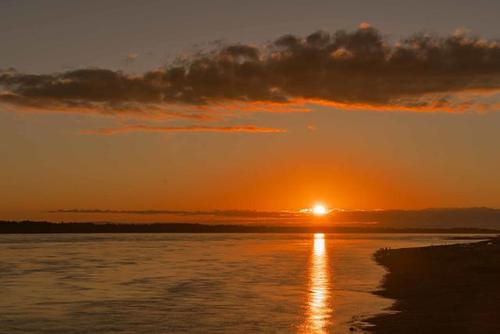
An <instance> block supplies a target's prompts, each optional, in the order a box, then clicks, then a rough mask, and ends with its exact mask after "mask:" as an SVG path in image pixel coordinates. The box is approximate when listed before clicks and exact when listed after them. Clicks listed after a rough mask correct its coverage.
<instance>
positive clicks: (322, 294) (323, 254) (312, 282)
mask: <svg viewBox="0 0 500 334" xmlns="http://www.w3.org/2000/svg"><path fill="white" fill-rule="evenodd" d="M306 312H307V319H306V325H305V332H306V333H326V332H327V331H328V327H329V325H330V322H331V312H332V307H331V293H330V273H329V270H328V254H327V249H326V246H325V235H324V234H323V233H315V234H314V240H313V250H312V256H311V264H310V268H309V295H308V303H307V311H306Z"/></svg>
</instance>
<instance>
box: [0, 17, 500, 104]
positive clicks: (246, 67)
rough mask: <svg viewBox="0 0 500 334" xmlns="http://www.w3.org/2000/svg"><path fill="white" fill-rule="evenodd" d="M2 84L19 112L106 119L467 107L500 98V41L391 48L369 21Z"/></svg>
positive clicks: (417, 42) (455, 39) (2, 98)
mask: <svg viewBox="0 0 500 334" xmlns="http://www.w3.org/2000/svg"><path fill="white" fill-rule="evenodd" d="M0 87H1V90H0V102H3V103H9V104H14V105H16V106H18V107H31V108H39V109H50V108H54V107H58V108H60V109H64V110H98V111H105V112H107V113H120V112H123V111H130V110H134V111H137V112H142V111H144V110H149V109H151V108H153V109H154V108H162V107H163V108H164V107H165V106H171V105H184V106H211V105H221V104H222V105H226V104H227V105H228V106H230V105H235V104H236V105H238V104H240V105H241V104H248V105H249V106H250V107H249V108H250V110H251V109H252V108H254V107H255V106H258V107H259V108H260V107H261V106H262V105H265V104H268V105H269V106H274V107H273V108H269V109H268V110H269V111H279V110H286V108H285V109H284V108H282V106H284V105H285V106H286V105H291V106H293V105H294V103H295V102H296V101H303V102H304V103H305V104H308V103H312V104H318V103H319V104H325V105H330V106H334V107H341V108H344V109H349V108H364V109H373V110H412V111H461V110H465V109H470V108H471V107H472V108H473V107H474V106H476V105H479V103H478V102H477V96H474V95H473V94H472V95H470V94H469V93H470V92H472V93H473V92H478V91H480V92H485V93H489V94H498V93H499V92H500V42H498V41H497V40H489V39H485V38H481V37H474V36H471V35H468V34H466V33H465V32H463V31H458V32H457V33H455V34H452V35H449V36H444V37H442V36H433V35H429V34H423V33H420V34H415V35H413V36H410V37H408V38H404V39H401V40H400V41H398V42H396V43H391V42H389V41H388V40H387V39H385V38H384V37H383V36H382V34H381V33H380V32H379V31H377V30H376V29H375V28H373V27H371V26H370V25H369V24H365V23H363V24H361V25H360V27H359V29H357V30H355V31H344V30H338V31H336V32H333V33H328V32H324V31H319V32H315V33H312V34H310V35H309V36H306V37H299V36H295V35H286V36H282V37H280V38H278V39H276V40H274V41H273V42H271V43H268V44H266V45H262V46H253V45H245V44H232V45H225V46H221V47H219V48H218V49H216V50H212V51H210V52H206V53H202V54H197V55H194V56H192V57H187V58H183V59H182V60H178V61H176V62H173V63H171V64H167V65H166V66H165V67H163V68H160V69H156V70H152V71H149V72H146V73H144V74H142V75H130V74H126V73H123V72H120V71H113V70H109V69H96V68H87V69H78V70H73V71H67V72H62V73H55V74H44V75H35V74H24V73H19V72H16V71H13V70H8V71H3V72H0ZM464 94H465V95H466V96H467V99H466V100H464V96H465V95H464ZM277 106H278V107H277ZM481 106H482V108H483V109H488V106H489V105H488V104H484V103H483V104H482V105H481ZM296 107H297V105H295V108H296ZM492 107H494V105H492ZM262 109H264V110H266V108H265V107H264V108H262ZM206 111H208V112H209V111H210V108H208V109H207V110H206Z"/></svg>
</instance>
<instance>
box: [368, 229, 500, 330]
mask: <svg viewBox="0 0 500 334" xmlns="http://www.w3.org/2000/svg"><path fill="white" fill-rule="evenodd" d="M375 259H376V261H377V262H378V263H379V264H381V265H382V266H384V267H385V268H386V269H387V270H388V273H387V275H386V277H385V279H384V281H383V283H382V286H381V290H379V291H377V292H376V294H378V295H380V296H383V297H387V298H392V299H395V303H394V305H393V306H392V308H391V310H390V311H395V312H391V313H387V314H382V315H379V316H376V317H374V318H371V319H369V323H371V324H373V325H374V327H373V328H372V331H373V332H374V333H455V334H456V333H500V283H499V282H500V238H498V237H497V238H495V239H491V240H487V241H480V242H477V243H471V244H460V245H444V246H432V247H422V248H406V249H382V250H379V251H378V252H377V253H375Z"/></svg>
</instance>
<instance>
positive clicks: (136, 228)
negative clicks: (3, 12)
mask: <svg viewBox="0 0 500 334" xmlns="http://www.w3.org/2000/svg"><path fill="white" fill-rule="evenodd" d="M316 232H323V233H447V234H464V233H468V234H497V233H500V230H494V229H485V228H393V227H367V226H324V225H319V224H316V225H311V226H271V225H269V226H265V225H236V224H235V225H231V224H219V225H209V224H199V223H154V224H117V223H53V222H45V221H41V222H35V221H22V222H14V221H0V234H48V233H316Z"/></svg>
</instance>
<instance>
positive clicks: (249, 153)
mask: <svg viewBox="0 0 500 334" xmlns="http://www.w3.org/2000/svg"><path fill="white" fill-rule="evenodd" d="M499 12H500V3H499V2H498V1H474V2H471V1H456V0H455V1H418V2H416V1H376V2H375V1H252V2H248V1H234V0H233V1H210V2H207V1H148V2H147V3H146V4H143V3H142V4H141V3H139V2H137V1H105V2H102V1H71V2H68V1H55V0H54V1H37V2H28V1H26V2H19V1H8V0H7V1H2V2H1V3H0V43H1V45H2V56H1V57H0V157H2V160H1V162H2V163H1V164H0V189H1V197H2V199H1V201H0V219H49V220H55V221H59V220H78V219H80V220H92V219H104V220H112V219H117V216H113V217H114V218H113V217H106V216H103V215H102V214H100V215H99V216H98V218H96V217H97V216H96V215H95V214H92V213H87V214H82V213H75V212H72V213H65V212H61V211H57V210H68V209H101V210H259V211H279V210H299V209H301V208H305V207H310V206H311V205H313V204H314V203H316V202H322V203H324V204H325V205H327V206H328V207H330V208H343V209H419V208H429V207H477V206H487V207H500V182H498V180H500V154H498V151H499V150H498V145H499V143H500V93H499V92H500V44H499V42H498V38H500V36H498V31H499V28H500V23H499V22H498V17H497V13H499ZM318 31H320V32H318ZM134 219H137V220H141V219H144V220H148V219H149V220H150V219H151V218H150V217H149V218H148V217H143V218H141V216H140V215H139V216H137V217H135V216H134ZM155 219H156V218H155Z"/></svg>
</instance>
